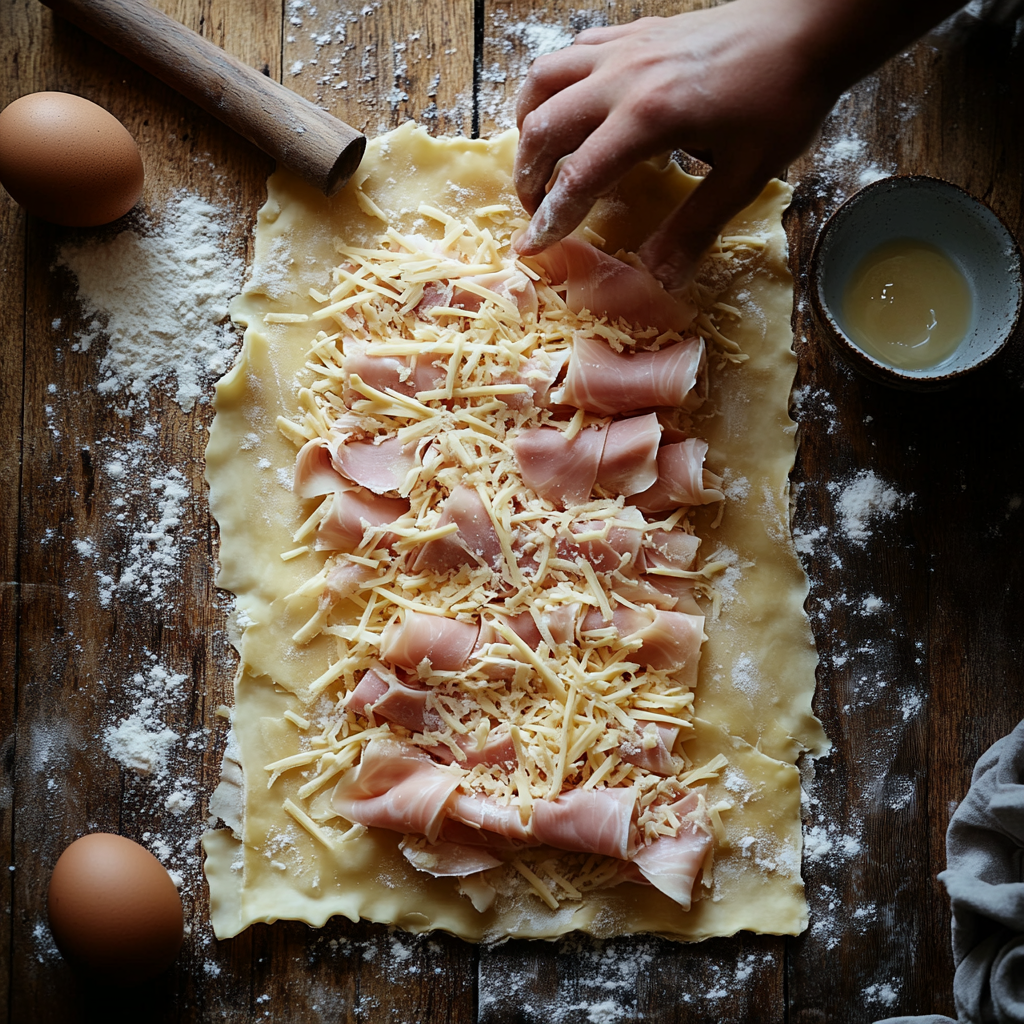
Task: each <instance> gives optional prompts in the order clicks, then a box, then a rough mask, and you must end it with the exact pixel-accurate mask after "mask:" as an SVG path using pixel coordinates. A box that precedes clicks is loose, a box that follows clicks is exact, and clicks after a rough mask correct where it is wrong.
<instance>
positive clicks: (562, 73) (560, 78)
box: [516, 46, 594, 129]
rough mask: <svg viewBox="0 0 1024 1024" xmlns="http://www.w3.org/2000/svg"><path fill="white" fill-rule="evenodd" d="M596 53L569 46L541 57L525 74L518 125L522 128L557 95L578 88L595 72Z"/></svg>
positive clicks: (519, 101) (517, 107)
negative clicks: (576, 85) (536, 111)
mask: <svg viewBox="0 0 1024 1024" xmlns="http://www.w3.org/2000/svg"><path fill="white" fill-rule="evenodd" d="M593 67H594V54H593V51H589V50H583V49H579V48H574V47H572V46H569V47H567V48H566V49H564V50H558V51H557V52H555V53H549V54H546V55H545V56H543V57H538V58H537V59H536V60H535V61H534V62H533V63H532V64H531V65H530V70H529V72H528V73H527V75H526V81H525V82H524V83H523V87H522V88H521V89H520V90H519V96H518V98H517V99H516V124H517V125H518V126H519V128H520V129H522V127H523V119H524V118H525V117H526V115H527V114H529V113H530V111H532V110H536V109H537V107H539V106H540V105H541V104H542V103H546V102H547V101H548V100H549V99H551V97H552V96H554V95H555V94H556V93H560V92H561V91H562V90H563V89H567V88H569V86H570V85H575V84H576V83H577V82H579V81H581V80H582V79H584V78H586V77H587V75H589V74H590V72H591V71H592V70H593Z"/></svg>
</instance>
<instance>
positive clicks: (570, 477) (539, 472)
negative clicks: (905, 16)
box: [512, 427, 606, 508]
mask: <svg viewBox="0 0 1024 1024" xmlns="http://www.w3.org/2000/svg"><path fill="white" fill-rule="evenodd" d="M605 435H606V432H605V431H604V430H602V429H600V428H594V427H584V428H583V430H581V431H580V432H579V433H578V434H577V435H576V436H575V437H574V438H573V439H572V440H571V441H567V440H566V438H565V434H564V433H563V432H562V431H561V430H559V429H558V428H557V427H533V428H528V429H526V430H521V431H520V432H519V433H518V434H517V435H516V437H514V438H513V439H512V450H513V452H514V453H515V456H516V461H517V462H518V463H519V470H520V472H521V473H522V475H523V482H524V483H525V484H526V486H527V487H530V488H532V489H533V490H534V491H535V492H536V493H537V494H538V495H539V496H540V497H541V498H544V499H545V500H547V501H550V502H551V503H552V504H553V505H560V506H561V507H562V508H570V507H572V506H573V505H583V504H585V503H586V502H588V501H589V500H590V492H591V491H592V490H593V489H594V483H595V481H596V480H597V471H598V466H599V465H600V463H601V455H602V453H603V452H604V442H605Z"/></svg>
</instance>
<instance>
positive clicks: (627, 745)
mask: <svg viewBox="0 0 1024 1024" xmlns="http://www.w3.org/2000/svg"><path fill="white" fill-rule="evenodd" d="M636 733H637V735H636V739H635V740H626V741H624V742H623V743H621V744H620V745H619V757H621V758H622V760H623V761H625V762H626V763H627V764H635V765H636V766H637V767H638V768H646V769H647V771H649V772H654V773H655V775H665V776H670V775H674V774H675V764H674V763H673V761H672V748H673V747H674V746H675V742H676V740H677V739H678V737H679V727H678V726H671V725H664V724H662V723H660V722H642V721H638V722H637V723H636ZM648 736H650V737H652V738H653V739H654V746H650V747H649V746H646V745H645V739H646V737H648Z"/></svg>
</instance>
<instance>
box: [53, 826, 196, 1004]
mask: <svg viewBox="0 0 1024 1024" xmlns="http://www.w3.org/2000/svg"><path fill="white" fill-rule="evenodd" d="M47 909H48V912H49V915H50V931H52V932H53V937H54V939H55V940H56V942H57V947H58V948H59V949H60V951H61V952H62V953H63V954H64V956H65V957H67V959H68V960H70V961H71V962H72V963H74V964H76V965H77V966H79V967H83V968H85V969H87V970H88V971H90V972H93V973H95V974H99V975H102V976H103V977H105V978H107V979H108V980H110V981H114V982H117V983H119V984H123V985H132V984H135V983H136V982H139V981H143V980H145V979H146V978H151V977H153V976H154V975H157V974H159V973H160V972H161V971H164V970H166V969H167V968H168V967H169V966H170V965H171V963H172V962H173V960H174V958H175V957H176V956H177V955H178V950H179V949H180V948H181V940H182V935H183V932H184V918H183V914H182V910H181V897H179V896H178V890H177V889H176V888H175V887H174V883H173V882H172V881H171V876H170V875H168V874H167V871H166V869H165V868H164V866H163V865H162V864H161V863H160V861H158V860H157V859H156V857H154V856H153V854H151V853H150V852H149V851H148V850H145V849H143V848H142V847H141V846H139V845H138V843H133V842H132V841H131V840H130V839H125V838H124V837H123V836H114V835H108V834H107V833H105V832H94V833H92V834H91V835H87V836H83V837H82V838H81V839H78V840H76V841H75V842H73V843H72V844H71V845H70V846H69V847H68V848H67V849H66V850H65V851H64V852H63V853H62V854H61V855H60V859H59V860H58V861H57V866H56V867H55V868H54V869H53V875H52V876H51V878H50V894H49V899H48V904H47Z"/></svg>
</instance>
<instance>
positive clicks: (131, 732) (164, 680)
mask: <svg viewBox="0 0 1024 1024" xmlns="http://www.w3.org/2000/svg"><path fill="white" fill-rule="evenodd" d="M185 680H186V677H185V676H183V675H179V674H178V673H176V672H169V671H168V670H167V669H166V668H164V667H163V666H162V665H160V664H157V663H156V662H153V663H152V664H151V665H150V666H149V667H148V668H147V669H146V671H145V672H137V673H136V674H135V675H134V676H133V677H132V680H131V683H130V684H129V685H130V689H131V691H132V694H133V696H134V698H135V708H136V711H135V713H134V714H132V715H129V716H128V717H127V718H125V719H123V720H122V721H120V722H118V724H117V725H113V726H110V728H108V729H107V730H106V732H105V733H104V734H103V746H104V747H105V749H106V751H107V753H108V754H110V756H111V757H112V758H114V760H116V761H119V762H120V763H121V764H122V765H124V767H125V768H131V769H132V770H133V771H136V772H139V773H140V774H141V775H162V774H163V773H164V772H165V771H166V769H167V761H168V758H169V756H170V753H171V751H172V750H173V749H174V746H175V744H177V742H178V740H179V736H178V734H177V733H176V732H175V731H174V730H173V729H170V728H168V727H167V725H166V724H165V721H164V715H165V713H166V710H167V707H168V705H169V704H172V703H173V702H174V701H175V700H176V699H177V698H178V697H180V695H181V693H182V683H184V682H185Z"/></svg>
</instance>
